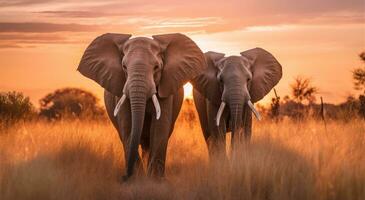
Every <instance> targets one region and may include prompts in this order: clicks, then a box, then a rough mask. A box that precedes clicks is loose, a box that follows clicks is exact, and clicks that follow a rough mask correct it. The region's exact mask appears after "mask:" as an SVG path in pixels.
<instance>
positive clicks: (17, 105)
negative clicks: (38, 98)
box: [0, 91, 35, 124]
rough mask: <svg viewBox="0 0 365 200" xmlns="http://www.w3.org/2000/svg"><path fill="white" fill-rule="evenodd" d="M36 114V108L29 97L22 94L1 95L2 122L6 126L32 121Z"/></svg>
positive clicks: (0, 110) (0, 112)
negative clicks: (17, 122)
mask: <svg viewBox="0 0 365 200" xmlns="http://www.w3.org/2000/svg"><path fill="white" fill-rule="evenodd" d="M34 114H35V108H34V106H33V104H32V103H31V102H30V100H29V97H25V96H24V95H23V94H22V93H21V92H15V91H13V92H2V93H0V120H1V122H3V123H5V124H9V123H12V122H16V121H19V120H25V119H30V118H31V117H32V116H33V115H34Z"/></svg>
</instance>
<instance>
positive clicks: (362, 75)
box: [352, 52, 365, 94]
mask: <svg viewBox="0 0 365 200" xmlns="http://www.w3.org/2000/svg"><path fill="white" fill-rule="evenodd" d="M359 57H360V59H361V60H362V61H363V62H364V63H365V52H362V53H361V54H360V55H359ZM352 77H353V79H354V85H355V89H356V90H360V91H362V93H363V94H365V65H363V66H362V67H358V68H355V69H354V71H352Z"/></svg>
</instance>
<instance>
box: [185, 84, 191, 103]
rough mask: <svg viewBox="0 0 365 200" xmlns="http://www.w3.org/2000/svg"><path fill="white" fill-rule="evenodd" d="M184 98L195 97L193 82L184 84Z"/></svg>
mask: <svg viewBox="0 0 365 200" xmlns="http://www.w3.org/2000/svg"><path fill="white" fill-rule="evenodd" d="M184 99H193V85H191V83H186V84H185V85H184Z"/></svg>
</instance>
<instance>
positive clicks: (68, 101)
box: [39, 88, 105, 120]
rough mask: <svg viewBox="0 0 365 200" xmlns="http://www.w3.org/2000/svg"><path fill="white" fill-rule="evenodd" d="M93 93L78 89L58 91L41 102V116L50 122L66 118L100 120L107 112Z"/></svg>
mask: <svg viewBox="0 0 365 200" xmlns="http://www.w3.org/2000/svg"><path fill="white" fill-rule="evenodd" d="M98 102H99V99H98V98H97V97H95V96H94V95H93V94H92V93H90V92H88V91H85V90H82V89H78V88H63V89H58V90H56V91H54V92H52V93H50V94H47V95H46V96H45V97H43V98H42V99H41V100H40V113H39V114H40V116H43V117H46V118H47V119H50V120H57V119H65V118H80V119H86V118H87V119H100V118H104V117H105V110H104V109H103V108H102V107H100V106H99V104H98Z"/></svg>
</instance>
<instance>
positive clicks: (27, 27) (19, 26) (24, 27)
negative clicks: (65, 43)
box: [0, 22, 100, 33]
mask: <svg viewBox="0 0 365 200" xmlns="http://www.w3.org/2000/svg"><path fill="white" fill-rule="evenodd" d="M98 29H100V27H99V26H96V25H81V24H55V23H33V22H19V23H11V22H0V32H28V33H53V32H66V31H67V32H90V31H96V30H98Z"/></svg>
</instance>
